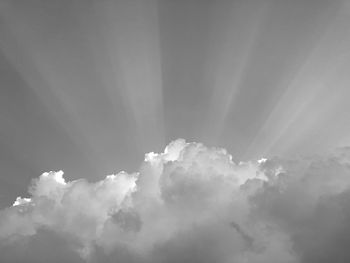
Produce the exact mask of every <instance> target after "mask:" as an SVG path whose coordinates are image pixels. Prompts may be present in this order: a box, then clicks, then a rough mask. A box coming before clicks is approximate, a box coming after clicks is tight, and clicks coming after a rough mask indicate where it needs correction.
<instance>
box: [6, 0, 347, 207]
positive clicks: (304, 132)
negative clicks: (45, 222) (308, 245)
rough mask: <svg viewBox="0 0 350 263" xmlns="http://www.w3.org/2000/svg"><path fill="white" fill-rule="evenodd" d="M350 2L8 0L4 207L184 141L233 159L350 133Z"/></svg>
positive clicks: (318, 144) (316, 149)
mask: <svg viewBox="0 0 350 263" xmlns="http://www.w3.org/2000/svg"><path fill="white" fill-rule="evenodd" d="M349 46H350V5H349V3H348V2H347V1H335V0H329V1H325V0H314V1H312V0H303V1H298V0H297V1H294V0H291V1H287V0H286V1H280V0H276V1H261V0H259V1H243V0H242V1H228V0H227V1H225V0H222V1H209V0H196V1H194V0H186V1H185V0H176V1H175V0H160V1H152V0H148V1H133V0H131V1H78V0H77V1H67V0H66V1H46V0H42V1H37V0H30V1H24V0H23V1H1V2H0V167H1V177H0V180H1V181H0V207H4V206H7V205H9V204H11V203H12V202H13V200H14V199H15V197H16V196H18V195H24V194H25V193H26V192H27V186H28V184H29V183H30V180H31V179H32V178H34V177H37V176H38V175H40V174H41V173H42V172H45V171H51V170H55V171H56V170H61V169H62V170H64V171H65V176H66V178H68V179H76V178H82V177H84V178H87V179H88V180H90V181H97V180H100V179H101V178H103V177H104V176H105V175H106V174H110V173H114V172H118V171H120V170H126V171H130V172H132V171H136V170H137V169H138V166H139V164H140V163H141V161H142V160H143V155H144V153H146V152H150V151H158V152H159V151H161V150H162V149H163V148H164V146H165V145H166V144H167V143H169V142H170V141H171V140H173V139H176V138H184V139H186V140H189V141H199V142H203V143H205V144H207V145H210V146H222V147H225V148H226V149H227V150H228V151H229V152H230V153H232V155H233V159H234V160H236V161H237V160H248V159H254V158H260V157H261V156H267V157H269V156H275V155H279V156H295V155H300V154H303V155H304V154H306V155H308V154H313V153H320V152H323V151H325V150H328V149H332V148H334V147H337V146H345V145H348V144H350V133H349V131H350V118H349V112H350V103H349V100H350V88H349V85H350V77H349V76H350V49H349Z"/></svg>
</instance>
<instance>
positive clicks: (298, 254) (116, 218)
mask: <svg viewBox="0 0 350 263" xmlns="http://www.w3.org/2000/svg"><path fill="white" fill-rule="evenodd" d="M349 187H350V150H349V149H341V150H339V151H337V152H336V153H333V154H330V155H329V156H326V157H325V156H323V157H312V158H305V159H300V160H282V159H278V158H275V159H271V160H267V159H261V160H255V161H250V162H245V163H239V164H236V163H234V162H233V161H232V157H231V155H229V154H228V153H227V152H226V150H224V149H221V148H209V147H206V146H204V145H202V144H200V143H186V142H185V141H184V140H182V139H179V140H176V141H173V142H171V143H170V144H169V145H168V146H167V147H166V148H165V150H164V152H163V153H160V154H157V153H148V154H146V155H145V160H144V162H143V163H142V165H141V167H140V170H139V172H137V173H133V174H128V173H126V172H120V173H118V174H116V175H109V176H107V177H106V178H105V179H104V180H102V181H99V182H96V183H89V182H87V181H86V180H84V179H81V180H76V181H71V182H66V181H65V179H64V178H63V172H62V171H59V172H49V173H44V174H42V175H41V176H40V177H39V178H38V179H36V180H34V181H33V183H32V185H31V186H30V187H29V194H30V197H29V198H20V197H18V198H17V200H16V201H15V202H14V204H13V206H12V207H9V208H7V209H4V210H2V211H0V257H1V258H0V259H1V262H10V261H16V262H21V261H22V262H40V261H42V262H45V261H48V260H49V261H50V262H54V258H56V260H57V262H62V261H64V262H66V261H69V262H81V261H90V262H219V263H220V262H238V263H240V262H242V263H243V262H250V263H255V262H260V263H264V262H266V263H271V262H279V263H283V262H318V263H319V262H345V261H350V253H349V252H348V249H347V244H348V241H349V236H350V224H349V223H348V222H350V188H349ZM43 247H45V249H43ZM50 247H53V248H52V250H50ZM50 251H51V252H50ZM53 251H60V252H56V254H55V253H54V252H53ZM38 255H40V256H38ZM63 255H64V256H63ZM57 257H62V258H57Z"/></svg>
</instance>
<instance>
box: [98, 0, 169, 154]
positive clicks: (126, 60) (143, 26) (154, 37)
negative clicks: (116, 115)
mask: <svg viewBox="0 0 350 263" xmlns="http://www.w3.org/2000/svg"><path fill="white" fill-rule="evenodd" d="M95 8H96V16H97V20H98V21H99V22H100V23H101V24H102V25H103V26H101V27H100V28H99V29H100V30H101V32H102V33H101V34H102V38H103V40H104V45H105V48H106V55H107V57H108V62H109V63H110V66H111V70H110V71H108V72H110V73H111V74H110V75H109V76H106V75H105V77H104V78H105V79H107V81H109V82H110V83H114V86H111V85H108V86H107V91H108V93H109V94H115V92H116V91H115V89H118V92H119V95H121V96H122V101H123V103H124V106H125V108H126V110H127V111H128V114H129V115H130V116H129V117H130V118H131V119H132V120H133V122H134V130H135V132H136V134H137V138H135V139H136V140H137V143H138V145H139V146H140V152H145V150H146V149H148V150H149V149H153V148H154V147H156V149H158V148H160V147H162V145H164V127H163V126H164V124H163V115H162V112H163V101H162V98H163V95H162V81H161V80H162V76H161V61H160V47H159V36H158V34H159V32H158V18H157V16H158V15H157V2H156V1H147V2H145V1H119V2H101V3H97V2H96V3H95ZM98 67H99V66H98Z"/></svg>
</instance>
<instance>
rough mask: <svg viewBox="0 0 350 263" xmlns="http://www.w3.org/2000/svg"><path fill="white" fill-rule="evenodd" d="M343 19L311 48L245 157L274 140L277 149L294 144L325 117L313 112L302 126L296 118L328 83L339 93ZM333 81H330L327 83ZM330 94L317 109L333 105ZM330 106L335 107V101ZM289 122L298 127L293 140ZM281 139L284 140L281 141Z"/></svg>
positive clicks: (264, 149)
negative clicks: (336, 75) (290, 135)
mask: <svg viewBox="0 0 350 263" xmlns="http://www.w3.org/2000/svg"><path fill="white" fill-rule="evenodd" d="M343 19H344V17H342V16H341V15H340V16H338V17H337V18H336V20H335V21H334V22H333V23H332V25H331V26H329V28H328V31H327V33H326V34H325V35H324V37H323V38H322V39H321V40H320V41H319V44H318V45H317V47H315V48H314V50H313V52H312V54H311V55H310V56H309V58H308V60H307V62H306V63H305V64H304V66H303V67H302V68H301V69H300V71H299V73H298V75H296V76H295V78H294V79H293V81H292V82H291V84H290V85H289V86H288V89H287V90H286V91H285V93H284V95H283V96H282V97H281V99H280V100H279V101H278V103H277V104H276V106H275V108H274V110H273V111H272V112H271V114H270V115H269V117H268V119H267V120H266V122H265V123H264V125H263V126H262V128H261V130H260V131H259V133H258V134H257V136H256V137H255V139H254V140H253V141H252V143H251V144H250V146H249V148H248V149H247V151H246V156H245V158H248V156H251V155H254V152H255V154H258V155H268V154H269V153H271V150H272V148H273V147H276V144H277V143H278V144H279V147H278V148H280V149H281V148H283V147H287V148H290V147H292V145H289V146H287V144H293V143H294V144H295V143H297V142H298V140H300V139H301V138H302V137H305V136H306V134H304V132H303V131H304V130H305V131H306V130H310V129H311V130H312V129H315V121H317V120H318V121H321V119H322V117H324V114H325V112H324V113H323V114H320V113H319V112H318V113H317V112H315V113H314V114H315V115H314V116H313V117H312V118H311V119H310V120H309V121H307V122H306V123H304V124H303V125H302V124H301V123H298V120H299V122H300V119H302V118H303V116H306V115H308V113H309V112H310V111H312V110H313V109H314V108H313V107H315V103H314V101H315V99H317V98H318V97H319V96H320V95H322V94H324V93H325V92H327V90H329V89H330V87H331V85H332V86H333V87H332V88H331V89H332V90H333V94H337V93H338V94H339V92H335V93H334V90H335V89H339V88H338V87H337V88H335V87H334V83H335V82H336V81H335V80H334V76H335V74H336V71H337V69H338V68H339V66H340V65H341V64H342V61H344V60H346V57H344V56H343V54H344V52H345V51H346V49H347V47H348V45H349V39H348V37H347V35H348V29H346V28H345V27H344V26H342V25H345V24H346V23H344V21H343ZM329 50H332V52H328V51H329ZM332 82H333V84H330V83H332ZM327 83H328V84H327ZM331 95H332V94H329V100H327V101H325V102H323V104H324V107H322V108H321V109H320V108H318V107H317V110H318V111H322V112H323V111H324V110H325V109H327V110H331V109H330V108H328V105H330V104H332V100H331V97H332V96H331ZM326 105H327V107H326ZM332 105H333V109H335V107H336V104H332ZM331 108H332V107H331ZM292 125H297V126H298V132H297V133H294V134H293V136H292V137H293V142H292V141H291V139H287V138H286V134H287V133H288V132H289V131H290V129H291V126H292ZM282 138H284V139H283V140H282ZM283 141H284V142H283ZM282 144H283V146H282Z"/></svg>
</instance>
